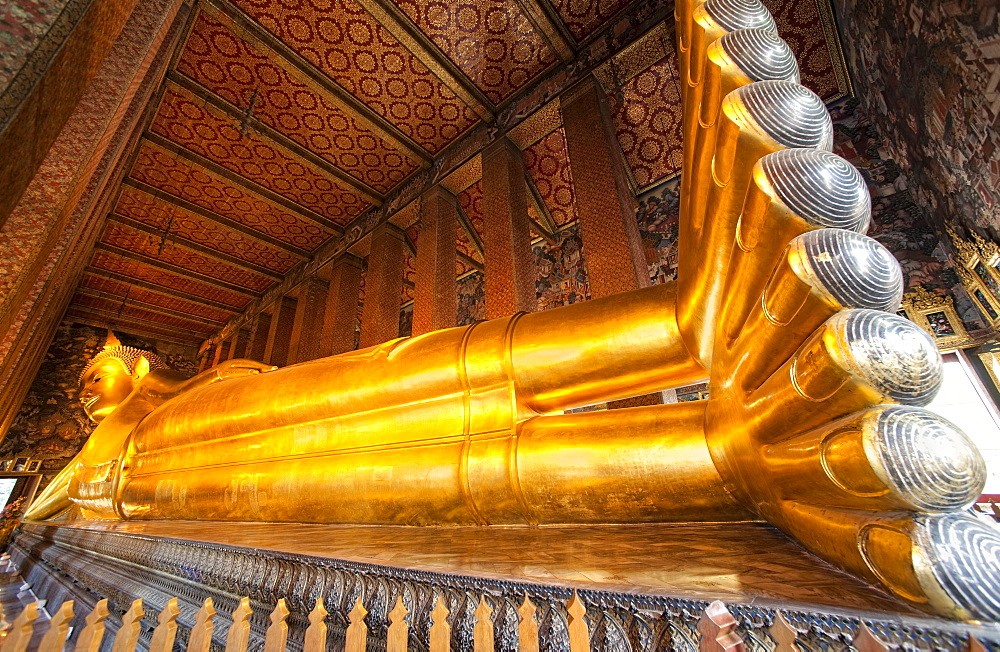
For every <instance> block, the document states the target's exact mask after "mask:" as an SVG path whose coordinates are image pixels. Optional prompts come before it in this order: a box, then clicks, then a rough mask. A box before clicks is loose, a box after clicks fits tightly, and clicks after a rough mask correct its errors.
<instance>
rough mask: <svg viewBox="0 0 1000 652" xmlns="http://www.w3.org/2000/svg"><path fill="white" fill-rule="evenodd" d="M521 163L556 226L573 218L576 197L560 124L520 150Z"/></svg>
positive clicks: (573, 219)
mask: <svg viewBox="0 0 1000 652" xmlns="http://www.w3.org/2000/svg"><path fill="white" fill-rule="evenodd" d="M522 155H523V157H524V166H525V167H526V168H527V170H528V174H529V175H530V176H531V180H532V181H534V182H535V187H536V188H538V194H539V195H541V197H542V201H543V202H544V203H545V207H546V208H547V209H548V211H549V215H551V216H552V221H553V222H555V224H556V226H557V227H562V226H565V225H567V224H569V223H570V222H574V221H576V219H577V217H576V197H575V196H574V194H573V180H572V179H571V177H570V169H569V154H568V153H567V152H566V137H565V134H564V133H563V129H562V127H559V128H558V129H556V130H555V131H553V132H552V133H550V134H549V135H548V136H545V137H544V138H542V139H541V140H539V141H538V142H537V143H535V144H534V145H532V146H531V147H529V148H528V149H526V150H524V152H522Z"/></svg>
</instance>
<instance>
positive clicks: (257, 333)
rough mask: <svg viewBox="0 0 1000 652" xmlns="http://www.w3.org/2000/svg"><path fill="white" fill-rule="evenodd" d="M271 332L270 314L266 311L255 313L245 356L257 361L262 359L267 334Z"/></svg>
mask: <svg viewBox="0 0 1000 652" xmlns="http://www.w3.org/2000/svg"><path fill="white" fill-rule="evenodd" d="M270 332H271V315H270V314H269V313H266V312H260V313H257V316H256V317H254V320H253V331H252V332H251V334H250V345H249V346H248V347H247V352H246V357H248V358H250V359H251V360H256V361H258V362H263V361H264V353H266V352H267V335H268V333H270Z"/></svg>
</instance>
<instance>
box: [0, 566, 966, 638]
mask: <svg viewBox="0 0 1000 652" xmlns="http://www.w3.org/2000/svg"><path fill="white" fill-rule="evenodd" d="M14 573H16V570H15V569H12V568H11V565H10V562H9V557H7V555H6V554H5V555H0V574H5V575H6V576H7V577H8V578H9V577H10V576H11V575H13V574H14ZM44 606H45V605H44V602H43V601H37V600H36V601H33V602H28V603H27V604H24V605H23V608H22V609H21V611H20V613H18V614H17V616H16V617H15V618H14V620H13V622H9V621H8V619H7V618H6V615H5V614H4V610H3V609H2V608H0V652H24V651H26V650H29V649H31V650H39V651H40V652H59V651H62V650H65V649H67V641H68V640H69V639H70V637H71V634H72V633H73V632H72V630H71V627H70V623H71V621H72V620H73V616H74V611H73V608H74V604H73V601H72V600H69V601H66V602H63V603H62V605H60V607H59V608H58V609H56V610H55V612H54V613H53V615H51V616H49V615H48V613H47V612H46V610H45V608H44ZM425 608H426V607H425ZM565 608H566V611H565V614H566V620H565V623H566V628H567V632H568V638H569V650H570V652H586V651H588V650H590V649H591V640H592V637H593V633H594V630H593V627H594V623H593V622H592V621H591V617H588V614H587V605H586V604H585V603H584V601H583V599H582V598H581V597H580V596H579V595H578V594H577V593H575V592H574V593H573V595H572V597H571V598H570V600H569V601H567V602H566V604H565ZM517 612H518V615H519V618H520V622H519V624H518V627H517V634H518V649H519V650H520V651H521V652H526V651H532V652H534V651H537V650H539V643H540V641H539V628H538V622H537V620H536V612H537V609H536V606H535V604H534V603H533V602H532V600H531V598H530V597H529V596H528V595H525V597H524V601H523V602H522V603H521V605H520V607H519V608H518V610H517ZM493 613H494V608H493V607H492V606H491V605H490V602H489V601H488V600H487V598H486V596H485V595H484V596H479V598H478V606H477V608H476V609H475V612H474V614H473V616H472V623H473V624H472V628H471V631H472V640H473V649H474V650H475V651H476V652H485V651H488V650H493V649H494V640H495V635H496V634H495V631H494V623H493V622H492V620H491V618H492V616H493ZM367 614H368V610H367V609H366V608H365V605H364V603H363V601H362V599H361V598H358V599H357V600H356V601H355V603H354V608H353V609H351V611H350V613H349V614H348V615H347V622H348V627H347V631H346V635H345V638H344V641H345V643H344V650H346V652H365V650H367V646H368V640H367V638H368V633H369V632H368V624H367V623H366V622H365V616H366V615H367ZM411 614H412V612H411V611H410V610H408V609H407V606H406V604H405V603H404V600H403V598H402V597H401V596H400V597H398V598H397V599H396V602H395V605H394V606H393V608H392V610H391V611H390V612H389V613H388V622H389V625H388V630H387V633H386V645H385V649H386V650H387V652H406V650H407V649H408V646H409V640H410V635H411V630H410V627H411V623H410V622H408V620H407V617H408V616H410V615H411ZM144 615H145V608H144V605H143V601H142V600H141V599H136V600H135V601H133V602H132V604H131V606H130V607H129V609H128V611H127V612H125V613H124V614H123V615H122V617H121V626H120V627H119V628H118V630H117V632H116V633H115V634H114V635H113V641H110V643H111V645H110V647H111V650H112V651H113V652H131V651H132V650H135V649H136V646H137V644H138V643H139V639H140V636H141V634H142V619H143V616H144ZM179 615H180V609H179V607H178V600H177V598H173V599H171V600H169V601H168V602H167V603H166V605H165V606H164V608H163V609H162V610H161V611H160V613H159V615H158V616H157V617H156V623H157V624H156V626H155V628H154V629H153V631H152V635H151V636H150V638H149V644H148V646H149V648H148V649H149V650H150V652H168V651H171V650H174V649H180V646H179V645H175V641H176V638H177V634H178V629H179V623H178V616H179ZM215 615H216V610H215V606H214V604H213V602H212V599H211V598H208V599H206V600H205V602H204V604H203V605H202V607H201V609H200V610H199V611H198V613H197V615H196V616H195V618H194V622H193V625H192V626H191V627H190V629H189V630H187V632H186V639H187V645H186V647H185V648H184V649H185V650H187V651H188V652H206V651H207V650H208V649H209V648H210V646H211V642H212V636H213V633H214V632H215V622H214V618H215ZM252 615H253V610H252V608H251V606H250V600H249V598H242V599H241V600H240V602H239V603H238V605H237V606H236V609H235V610H234V611H233V613H232V614H231V619H230V620H231V624H230V625H229V629H228V632H227V634H226V636H225V642H226V644H225V650H226V652H246V650H247V648H248V646H249V644H250V632H251V626H250V619H251V616H252ZM288 615H289V609H288V607H287V606H286V604H285V600H284V599H280V600H278V602H277V604H276V605H275V606H274V609H273V610H272V611H271V614H270V625H269V626H268V627H267V630H266V633H265V638H264V650H265V652H283V651H284V650H285V649H286V645H287V639H288V625H287V624H286V622H285V619H286V618H287V617H288ZM328 615H329V612H328V611H327V608H326V605H325V604H324V601H323V598H322V597H319V598H317V600H316V602H315V606H314V607H313V609H312V611H311V612H310V613H309V618H308V619H309V626H308V628H307V629H306V631H305V638H304V641H303V646H302V649H303V650H304V651H305V652H321V651H323V650H326V649H331V648H330V646H329V643H328V641H329V638H328V627H329V625H328V623H327V616H328ZM450 615H451V613H450V611H449V607H448V599H447V597H446V596H445V594H444V593H438V594H437V595H436V597H435V600H434V602H433V608H432V609H431V611H430V614H429V622H430V627H429V630H428V634H429V645H428V649H429V650H430V651H431V652H447V651H448V650H450V649H451V648H452V645H453V642H452V624H451V623H449V617H450ZM108 617H109V609H108V601H107V600H100V601H99V602H98V603H97V604H96V605H95V607H94V609H93V610H92V611H91V612H90V614H89V615H88V616H87V617H86V620H85V625H84V627H83V628H82V630H81V631H80V632H79V634H78V635H77V636H76V637H75V638H76V643H75V647H74V648H73V649H75V650H77V651H78V652H80V651H84V652H96V650H98V649H100V648H101V646H102V643H103V642H104V638H105V637H106V632H105V623H106V621H107V619H108ZM739 626H740V623H739V621H738V620H737V619H736V617H734V616H733V614H732V613H730V611H729V610H728V609H727V608H726V605H725V604H723V603H722V602H721V601H715V602H712V603H711V604H709V605H707V606H706V607H705V608H704V610H703V611H702V614H701V620H700V621H699V622H698V626H697V632H698V634H700V638H699V639H698V640H697V643H696V644H697V647H698V651H699V652H742V651H743V650H744V649H745V645H744V641H743V639H742V638H741V637H740V635H739V633H738V631H737V630H738V629H739ZM768 633H769V634H770V636H771V637H772V639H773V640H774V647H773V650H774V652H794V651H801V650H808V649H810V648H809V646H808V645H806V644H805V642H804V641H802V640H799V634H800V633H801V632H800V631H799V630H797V629H796V628H795V627H794V625H793V624H792V623H790V622H789V621H788V620H787V619H786V618H785V616H784V615H783V614H781V613H780V612H776V613H775V616H774V619H773V623H772V624H771V626H770V628H769V629H768ZM221 638H222V636H221V633H220V639H221ZM851 645H852V647H853V648H854V649H856V650H857V652H885V651H887V650H889V649H890V646H889V645H887V644H886V643H885V642H884V641H882V640H881V639H880V638H879V637H878V636H877V635H876V634H875V633H873V632H872V630H871V629H870V628H869V627H868V626H867V624H866V623H865V622H863V621H861V622H860V624H859V626H858V628H857V631H856V632H855V635H854V639H853V642H852V643H851ZM967 649H968V650H971V651H974V650H984V649H985V648H984V647H983V645H982V644H981V643H980V642H979V641H978V640H976V638H975V637H973V636H969V637H968V640H967Z"/></svg>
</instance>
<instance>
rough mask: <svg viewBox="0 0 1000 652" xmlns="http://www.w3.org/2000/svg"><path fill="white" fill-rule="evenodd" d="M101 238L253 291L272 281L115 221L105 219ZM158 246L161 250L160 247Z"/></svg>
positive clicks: (263, 288) (260, 290) (264, 288)
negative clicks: (106, 221) (105, 222)
mask: <svg viewBox="0 0 1000 652" xmlns="http://www.w3.org/2000/svg"><path fill="white" fill-rule="evenodd" d="M101 242H103V243H105V244H109V245H114V246H116V247H120V248H122V249H125V250H127V251H131V252H133V253H136V254H142V255H144V256H148V257H150V258H155V259H157V260H159V261H162V262H164V263H169V264H171V265H176V266H178V267H182V268H184V269H187V270H190V271H192V272H197V273H199V274H204V275H205V276H211V277H212V278H217V279H219V280H220V281H226V282H227V283H232V284H234V285H238V286H240V287H241V288H247V289H248V290H252V291H254V292H263V291H264V290H266V289H267V288H268V287H270V286H271V284H272V283H274V279H272V278H270V277H267V276H264V275H262V274H258V273H257V272H252V271H250V270H246V269H241V268H238V267H236V266H234V265H230V264H229V263H226V262H224V261H221V260H218V259H215V258H210V257H209V256H206V255H204V254H200V253H198V252H197V251H193V250H191V249H188V248H187V247H182V246H180V245H177V244H175V243H173V242H170V240H169V239H168V240H167V241H166V243H162V242H161V239H160V238H156V237H153V236H151V235H148V234H146V233H143V232H142V231H137V230H135V229H133V228H132V227H130V226H126V225H125V224H121V223H119V222H108V224H107V226H105V227H104V235H103V236H102V237H101ZM161 247H162V251H161Z"/></svg>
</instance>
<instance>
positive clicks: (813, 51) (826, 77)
mask: <svg viewBox="0 0 1000 652" xmlns="http://www.w3.org/2000/svg"><path fill="white" fill-rule="evenodd" d="M763 2H764V6H766V7H767V8H768V9H769V10H770V11H771V14H772V15H773V16H774V20H775V22H776V23H777V24H778V34H780V35H781V38H783V39H785V42H786V43H788V47H789V48H791V50H792V52H794V53H795V58H796V59H797V60H798V62H799V74H800V76H801V78H802V84H803V85H804V86H806V87H808V88H809V89H810V90H812V92H814V93H816V94H817V95H819V96H820V97H822V98H823V99H826V100H829V99H833V98H835V97H838V96H840V95H841V89H840V85H839V83H838V81H837V73H836V71H835V69H834V63H833V55H832V54H831V52H830V41H833V42H834V43H836V39H837V35H836V34H834V33H828V32H827V28H826V26H825V25H824V22H823V18H822V16H821V15H820V8H819V4H818V3H817V0H763ZM830 20H832V17H830ZM838 56H839V55H838Z"/></svg>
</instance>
